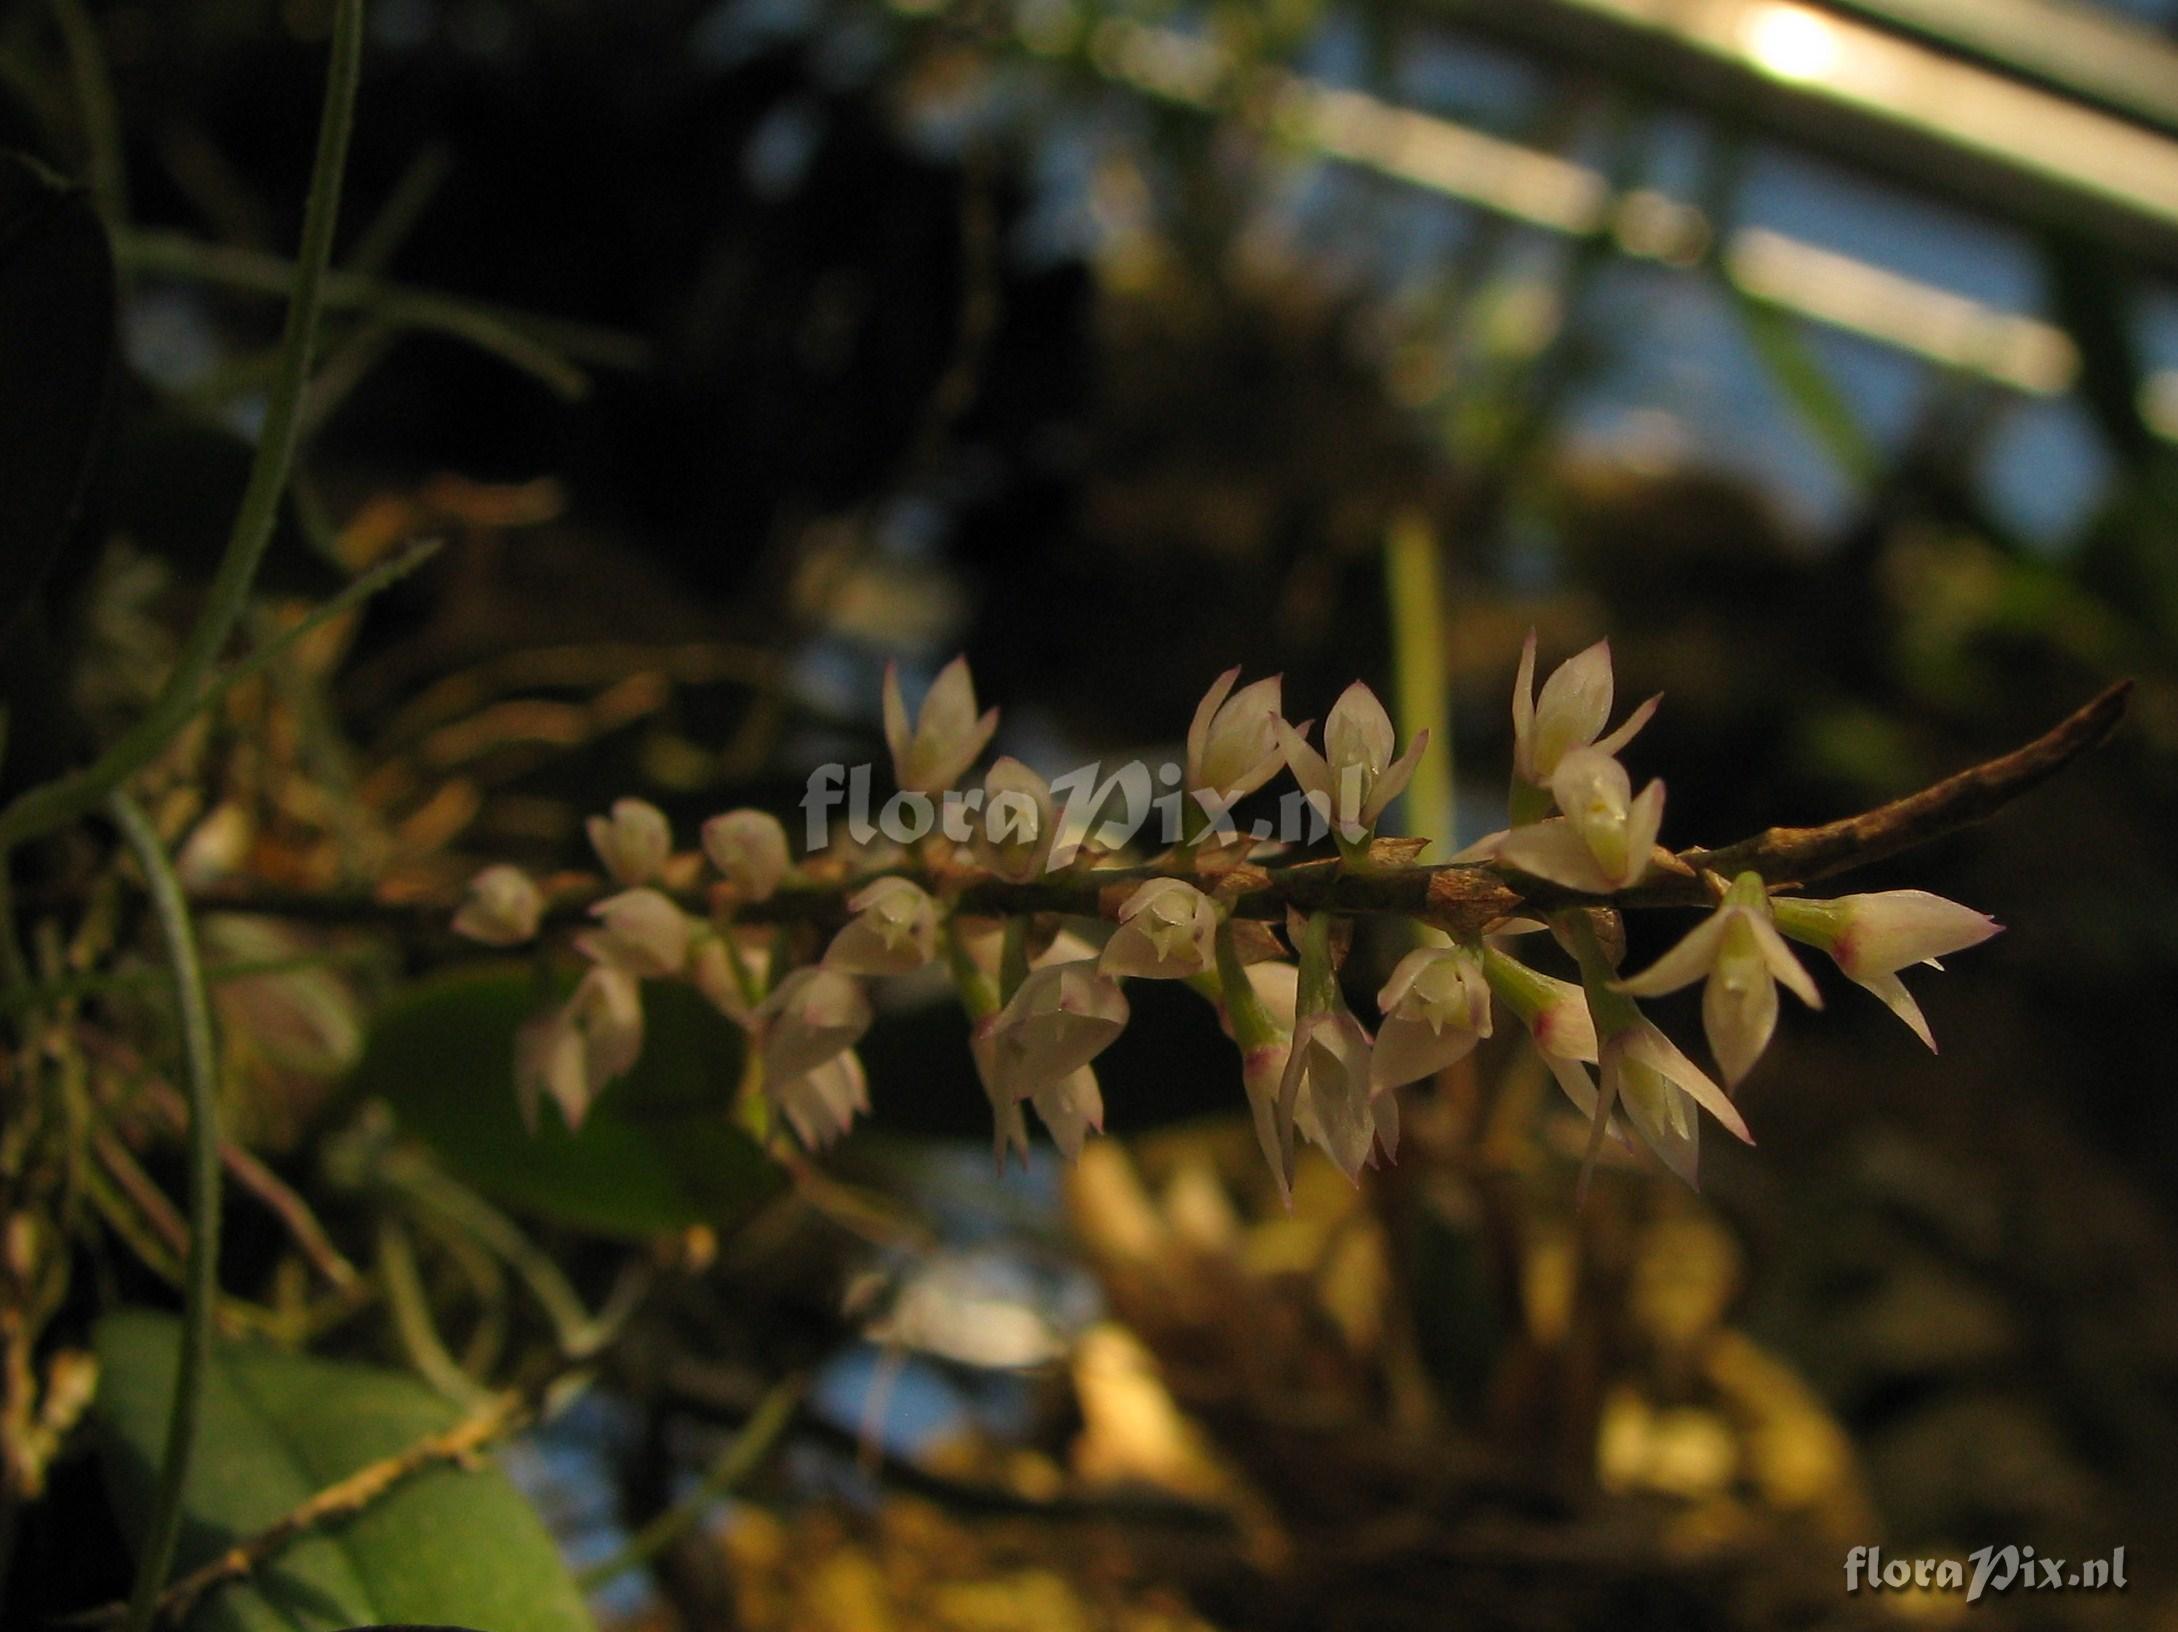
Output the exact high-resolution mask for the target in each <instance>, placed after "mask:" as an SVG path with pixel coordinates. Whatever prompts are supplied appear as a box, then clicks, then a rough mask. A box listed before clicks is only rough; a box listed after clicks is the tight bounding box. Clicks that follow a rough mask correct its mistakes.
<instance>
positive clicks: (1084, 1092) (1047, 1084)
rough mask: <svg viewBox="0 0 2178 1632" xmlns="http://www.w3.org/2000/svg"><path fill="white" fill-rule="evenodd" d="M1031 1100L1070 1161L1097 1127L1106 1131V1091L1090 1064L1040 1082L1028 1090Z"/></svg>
mask: <svg viewBox="0 0 2178 1632" xmlns="http://www.w3.org/2000/svg"><path fill="white" fill-rule="evenodd" d="M1029 1103H1030V1104H1031V1105H1033V1106H1035V1107H1036V1115H1037V1116H1038V1118H1039V1119H1041V1120H1042V1122H1043V1124H1044V1127H1045V1129H1046V1130H1048V1131H1049V1133H1050V1134H1051V1142H1052V1143H1053V1144H1055V1145H1057V1146H1058V1147H1059V1154H1060V1155H1062V1156H1064V1157H1065V1158H1066V1159H1067V1160H1068V1161H1070V1162H1071V1161H1074V1160H1076V1159H1077V1158H1079V1157H1080V1155H1081V1147H1082V1146H1083V1145H1084V1144H1086V1143H1087V1142H1088V1138H1089V1133H1090V1131H1091V1130H1092V1129H1094V1130H1095V1131H1096V1132H1098V1133H1102V1132H1103V1131H1104V1093H1103V1090H1102V1089H1100V1088H1099V1087H1098V1086H1097V1074H1096V1072H1094V1071H1092V1070H1091V1069H1090V1068H1089V1067H1088V1066H1086V1065H1085V1066H1083V1067H1082V1068H1081V1069H1080V1070H1079V1071H1071V1072H1068V1073H1067V1074H1066V1075H1065V1076H1063V1077H1053V1078H1050V1079H1048V1080H1046V1081H1043V1082H1040V1083H1038V1084H1037V1085H1036V1087H1035V1088H1034V1089H1033V1090H1032V1091H1031V1092H1030V1094H1029Z"/></svg>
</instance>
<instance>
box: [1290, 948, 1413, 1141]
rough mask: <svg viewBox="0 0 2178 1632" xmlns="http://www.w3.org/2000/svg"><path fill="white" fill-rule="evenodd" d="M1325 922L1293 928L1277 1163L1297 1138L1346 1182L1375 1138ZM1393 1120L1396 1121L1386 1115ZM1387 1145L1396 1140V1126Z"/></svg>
mask: <svg viewBox="0 0 2178 1632" xmlns="http://www.w3.org/2000/svg"><path fill="white" fill-rule="evenodd" d="M1331 929H1332V924H1331V917H1330V915H1329V914H1328V913H1323V912H1316V913H1311V914H1309V915H1308V916H1307V917H1305V918H1303V919H1301V920H1299V923H1298V925H1297V928H1296V931H1295V936H1294V938H1295V941H1296V942H1297V944H1298V946H1299V948H1300V954H1301V966H1300V974H1299V976H1298V979H1297V987H1298V993H1297V1003H1296V1008H1295V1023H1294V1027H1293V1041H1292V1046H1291V1049H1290V1050H1289V1052H1288V1053H1287V1056H1286V1069H1285V1075H1284V1077H1283V1078H1282V1079H1281V1080H1280V1082H1279V1085H1278V1134H1279V1149H1280V1153H1281V1155H1283V1154H1284V1153H1285V1152H1287V1151H1290V1150H1291V1149H1292V1138H1293V1133H1294V1132H1295V1131H1296V1130H1298V1131H1299V1132H1300V1133H1301V1134H1302V1135H1303V1136H1304V1137H1306V1138H1307V1139H1308V1140H1309V1142H1310V1143H1312V1144H1315V1145H1318V1146H1321V1147H1322V1149H1323V1150H1324V1151H1325V1153H1326V1154H1328V1155H1329V1156H1330V1158H1331V1160H1332V1161H1334V1162H1335V1163H1337V1164H1338V1167H1339V1170H1340V1171H1341V1172H1343V1173H1344V1174H1345V1175H1346V1176H1347V1177H1348V1178H1349V1179H1354V1180H1357V1181H1358V1179H1359V1177H1360V1173H1361V1169H1362V1166H1363V1164H1365V1163H1366V1162H1367V1161H1368V1160H1369V1151H1370V1148H1371V1146H1372V1145H1373V1144H1374V1143H1375V1142H1376V1140H1377V1137H1378V1127H1377V1119H1376V1114H1375V1111H1374V1108H1373V1105H1372V1101H1373V1100H1374V1099H1375V1098H1376V1096H1377V1088H1376V1086H1375V1084H1374V1083H1373V1082H1372V1081H1371V1080H1370V1065H1369V1056H1370V1054H1371V1052H1372V1050H1371V1045H1370V1038H1369V1034H1368V1032H1367V1031H1365V1030H1364V1029H1363V1028H1362V1025H1361V1022H1360V1021H1358V1020H1356V1019H1355V1018H1354V1016H1353V1012H1352V1011H1351V1010H1350V1009H1348V1008H1347V1006H1346V999H1345V998H1344V996H1342V995H1341V994H1340V991H1339V983H1338V972H1337V967H1336V965H1337V961H1338V960H1337V956H1336V954H1335V951H1334V949H1333V938H1332V933H1331ZM1394 1115H1395V1116H1396V1113H1394ZM1392 1128H1393V1132H1392V1135H1391V1137H1392V1139H1393V1140H1396V1139H1397V1138H1398V1134H1397V1131H1396V1129H1397V1123H1396V1121H1394V1122H1393V1124H1392Z"/></svg>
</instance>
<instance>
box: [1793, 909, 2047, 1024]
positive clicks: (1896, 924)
mask: <svg viewBox="0 0 2178 1632" xmlns="http://www.w3.org/2000/svg"><path fill="white" fill-rule="evenodd" d="M1770 907H1771V910H1772V911H1773V912H1774V913H1775V914H1776V918H1777V927H1778V928H1779V929H1781V930H1783V931H1784V932H1785V933H1786V934H1787V935H1789V936H1791V937H1792V938H1793V939H1794V940H1796V941H1800V942H1803V943H1805V944H1806V945H1808V946H1812V947H1816V948H1818V949H1819V950H1821V951H1824V952H1827V953H1829V954H1830V955H1831V957H1833V958H1834V959H1836V960H1837V965H1838V967H1839V968H1840V969H1842V970H1844V971H1845V975H1846V978H1847V979H1849V980H1851V981H1853V982H1854V983H1855V984H1856V985H1859V986H1864V987H1866V988H1867V989H1868V990H1869V991H1871V992H1873V993H1875V995H1876V996H1877V997H1878V998H1880V999H1882V1001H1883V1004H1884V1006H1885V1007H1886V1008H1888V1009H1889V1010H1890V1011H1891V1012H1892V1013H1893V1014H1895V1015H1897V1016H1898V1018H1899V1019H1901V1020H1903V1021H1905V1023H1906V1024H1907V1025H1908V1026H1910V1027H1912V1028H1913V1034H1914V1035H1915V1036H1916V1037H1918V1038H1920V1039H1921V1041H1922V1042H1924V1043H1926V1044H1928V1046H1929V1049H1930V1051H1931V1052H1932V1053H1933V1052H1934V1051H1935V1048H1936V1038H1935V1036H1934V1035H1933V1034H1932V1033H1931V1032H1930V1031H1929V1029H1928V1020H1927V1018H1926V1016H1924V1015H1923V1014H1922V1013H1921V1005H1920V1004H1918V1003H1916V1002H1915V1001H1914V1000H1913V994H1912V993H1911V992H1908V991H1907V990H1906V985H1905V982H1904V981H1902V980H1900V979H1899V978H1898V971H1899V970H1901V969H1904V968H1906V967H1908V966H1909V965H1912V964H1916V963H1925V964H1927V965H1928V966H1929V967H1930V968H1932V969H1941V968H1942V967H1943V965H1942V964H1940V963H1938V962H1937V961H1936V960H1937V959H1938V958H1942V957H1948V956H1949V955H1950V954H1951V953H1953V952H1963V951H1964V950H1965V949H1966V948H1968V947H1970V946H1979V945H1980V944H1981V943H1982V942H1983V941H1986V940H1987V939H1989V937H1990V936H1992V935H1996V934H2000V933H2001V932H2002V931H2003V928H2004V926H2003V925H2002V924H2000V923H1998V922H1997V921H1996V920H1995V919H1994V918H1991V917H1990V916H1989V915H1988V914H1987V913H1982V912H1976V911H1975V910H1974V909H1973V908H1971V907H1962V906H1961V905H1959V903H1958V902H1956V901H1947V900H1945V899H1944V898H1943V897H1942V896H1940V895H1931V894H1930V893H1929V892H1928V891H1927V890H1881V891H1878V892H1876V893H1874V894H1870V895H1841V896H1838V897H1836V898H1835V899H1833V900H1829V901H1806V900H1801V899H1798V898H1796V897H1789V896H1780V897H1778V898H1777V899H1775V900H1773V901H1772V902H1771V903H1770Z"/></svg>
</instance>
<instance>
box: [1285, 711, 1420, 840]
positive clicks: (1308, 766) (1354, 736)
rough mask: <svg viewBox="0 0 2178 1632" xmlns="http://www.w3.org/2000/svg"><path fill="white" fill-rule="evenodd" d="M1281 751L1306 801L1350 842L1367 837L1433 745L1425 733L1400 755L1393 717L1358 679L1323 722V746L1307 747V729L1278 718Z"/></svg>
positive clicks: (1418, 736)
mask: <svg viewBox="0 0 2178 1632" xmlns="http://www.w3.org/2000/svg"><path fill="white" fill-rule="evenodd" d="M1277 725H1278V744H1279V750H1280V751H1281V752H1282V753H1283V754H1284V755H1285V760H1286V764H1287V766H1288V767H1289V768H1290V769H1291V770H1292V772H1293V777H1294V780H1295V781H1297V782H1299V783H1300V784H1301V790H1302V792H1304V793H1305V794H1307V796H1308V802H1309V803H1310V804H1311V805H1313V806H1315V807H1316V810H1317V812H1318V814H1320V815H1321V816H1322V817H1323V819H1324V820H1325V821H1326V822H1327V823H1329V824H1330V825H1331V827H1332V829H1333V830H1334V831H1335V832H1337V833H1338V835H1339V836H1340V837H1341V838H1342V839H1345V840H1346V841H1347V842H1349V843H1356V842H1358V841H1360V840H1361V839H1364V838H1366V837H1367V836H1368V835H1369V834H1370V833H1371V832H1373V831H1374V830H1375V828H1376V824H1377V821H1378V819H1379V818H1381V817H1382V816H1383V814H1384V809H1385V807H1386V806H1387V805H1389V804H1390V803H1391V802H1392V801H1393V800H1394V799H1396V798H1398V797H1399V795H1400V793H1401V792H1402V791H1403V790H1404V789H1405V787H1406V785H1407V783H1408V782H1409V781H1410V780H1411V779H1412V778H1413V776H1414V768H1415V766H1416V765H1418V764H1420V763H1421V758H1422V750H1423V749H1425V748H1427V747H1428V746H1429V733H1428V732H1427V731H1423V732H1419V733H1417V734H1416V736H1415V738H1414V740H1413V742H1411V743H1409V744H1408V745H1407V751H1406V752H1405V753H1404V754H1401V755H1400V756H1399V757H1398V758H1397V759H1394V758H1392V749H1393V748H1394V747H1395V746H1396V745H1397V744H1396V738H1395V736H1394V734H1393V731H1392V722H1391V716H1390V715H1389V714H1387V713H1385V712H1384V705H1383V704H1382V703H1380V702H1378V701H1377V697H1376V693H1375V692H1373V691H1371V690H1370V689H1369V688H1368V687H1367V686H1365V685H1363V684H1362V683H1361V682H1360V681H1359V680H1356V681H1355V682H1354V683H1353V684H1352V685H1350V686H1348V687H1347V688H1346V689H1345V691H1343V692H1341V693H1340V694H1339V700H1338V701H1337V702H1336V703H1333V704H1332V705H1331V712H1330V714H1329V715H1328V716H1327V717H1326V718H1325V720H1324V722H1323V748H1324V751H1323V752H1322V753H1321V754H1319V753H1317V752H1316V750H1315V749H1313V748H1311V747H1309V745H1308V741H1307V737H1306V735H1305V728H1303V730H1299V731H1297V730H1295V729H1294V728H1293V727H1292V726H1290V725H1288V724H1287V723H1286V722H1285V721H1284V720H1283V719H1281V720H1279V721H1278V722H1277Z"/></svg>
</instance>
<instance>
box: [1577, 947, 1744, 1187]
mask: <svg viewBox="0 0 2178 1632" xmlns="http://www.w3.org/2000/svg"><path fill="white" fill-rule="evenodd" d="M1553 928H1555V929H1556V930H1558V932H1559V935H1560V938H1561V939H1562V940H1564V941H1565V942H1566V944H1567V946H1568V947H1569V949H1570V950H1571V951H1572V952H1573V954H1574V956H1575V957H1576V958H1578V959H1579V960H1580V966H1581V983H1582V990H1583V992H1584V993H1585V994H1586V996H1587V999H1588V1013H1589V1017H1590V1018H1591V1020H1593V1021H1594V1023H1595V1027H1596V1035H1597V1037H1598V1039H1599V1040H1600V1041H1601V1044H1602V1047H1601V1050H1600V1052H1601V1055H1602V1058H1601V1061H1600V1064H1599V1068H1598V1072H1597V1075H1598V1077H1599V1078H1600V1087H1599V1090H1598V1093H1597V1096H1596V1101H1595V1108H1594V1110H1593V1111H1592V1112H1591V1113H1590V1123H1589V1135H1588V1154H1587V1156H1586V1157H1585V1158H1584V1159H1583V1160H1582V1162H1581V1189H1582V1191H1583V1193H1585V1192H1586V1190H1587V1186H1588V1175H1589V1171H1590V1169H1591V1168H1592V1167H1593V1166H1594V1163H1595V1159H1596V1152H1597V1150H1598V1149H1599V1148H1600V1147H1601V1145H1602V1142H1603V1136H1604V1134H1605V1132H1606V1131H1607V1129H1608V1128H1609V1127H1610V1126H1611V1118H1612V1113H1613V1112H1614V1111H1616V1112H1620V1113H1622V1114H1623V1115H1624V1117H1625V1119H1626V1120H1627V1121H1628V1122H1630V1123H1631V1124H1632V1125H1633V1130H1634V1132H1635V1133H1637V1134H1638V1135H1640V1137H1641V1140H1642V1142H1643V1143H1644V1144H1646V1145H1647V1146H1648V1147H1649V1149H1650V1150H1652V1151H1653V1152H1655V1154H1656V1157H1657V1159H1658V1160H1659V1161H1661V1162H1662V1163H1663V1164H1664V1165H1665V1166H1666V1167H1668V1168H1670V1169H1671V1171H1672V1172H1674V1173H1676V1174H1678V1175H1679V1177H1680V1178H1682V1179H1684V1180H1685V1181H1686V1182H1687V1183H1688V1184H1689V1185H1691V1184H1693V1183H1694V1182H1695V1168H1696V1156H1697V1154H1698V1150H1699V1138H1700V1122H1699V1119H1698V1118H1697V1117H1696V1116H1695V1114H1694V1106H1696V1105H1699V1106H1700V1107H1702V1108H1703V1109H1705V1110H1707V1111H1708V1112H1709V1114H1710V1115H1712V1116H1714V1117H1715V1118H1716V1119H1717V1120H1718V1121H1719V1122H1721V1123H1723V1124H1724V1126H1725V1127H1726V1128H1727V1129H1729V1130H1730V1131H1731V1133H1732V1134H1733V1135H1734V1136H1735V1137H1737V1138H1739V1139H1741V1140H1743V1141H1745V1142H1746V1143H1748V1144H1750V1145H1751V1144H1753V1143H1754V1135H1752V1134H1751V1133H1749V1132H1748V1131H1747V1124H1746V1123H1745V1122H1744V1121H1742V1120H1741V1119H1740V1114H1739V1112H1738V1110H1737V1109H1735V1108H1734V1107H1733V1104H1732V1101H1731V1099H1730V1097H1729V1096H1728V1095H1726V1093H1725V1092H1724V1090H1723V1089H1722V1088H1719V1087H1718V1086H1717V1085H1716V1084H1715V1083H1714V1082H1712V1081H1710V1080H1709V1078H1708V1077H1707V1076H1706V1075H1705V1074H1704V1073H1703V1071H1702V1069H1701V1068H1700V1067H1699V1066H1697V1065H1696V1064H1695V1063H1694V1062H1693V1061H1692V1060H1689V1059H1688V1058H1687V1057H1686V1056H1685V1055H1684V1054H1682V1053H1680V1052H1679V1050H1678V1047H1677V1046H1676V1045H1675V1044H1674V1043H1673V1042H1672V1041H1671V1039H1670V1038H1668V1037H1666V1036H1665V1035H1664V1034H1663V1033H1662V1032H1660V1031H1658V1030H1657V1029H1656V1027H1655V1026H1654V1025H1653V1024H1651V1023H1650V1022H1649V1021H1648V1020H1647V1019H1646V1018H1644V1017H1643V1015H1642V1013H1641V1010H1640V1009H1639V1008H1638V1007H1637V1006H1636V1005H1635V1003H1634V1000H1633V999H1632V998H1630V997H1628V996H1626V995H1625V993H1623V992H1621V991H1619V990H1618V989H1617V984H1618V983H1617V981H1616V979H1615V977H1614V976H1613V975H1612V973H1611V966H1610V962H1609V959H1608V957H1607V956H1606V954H1605V952H1604V950H1603V946H1602V943H1601V941H1600V940H1599V939H1598V937H1597V934H1596V929H1595V925H1594V923H1593V921H1592V920H1591V919H1590V918H1589V917H1588V916H1587V915H1586V914H1581V913H1568V914H1561V915H1560V916H1559V917H1557V918H1555V919H1554V920H1553ZM1584 1075H1585V1073H1584ZM1559 1081H1560V1082H1561V1083H1564V1084H1565V1087H1566V1091H1567V1092H1568V1093H1569V1094H1573V1093H1574V1087H1573V1084H1572V1083H1570V1082H1567V1081H1566V1079H1565V1078H1564V1077H1562V1076H1561V1077H1560V1078H1559ZM1579 1097H1580V1096H1579V1095H1578V1094H1575V1099H1576V1102H1577V1101H1578V1099H1579Z"/></svg>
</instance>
